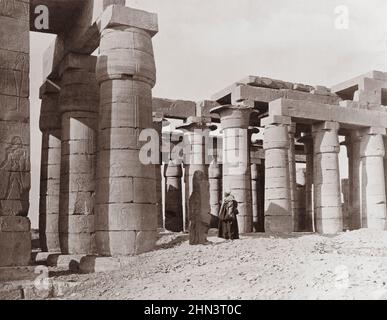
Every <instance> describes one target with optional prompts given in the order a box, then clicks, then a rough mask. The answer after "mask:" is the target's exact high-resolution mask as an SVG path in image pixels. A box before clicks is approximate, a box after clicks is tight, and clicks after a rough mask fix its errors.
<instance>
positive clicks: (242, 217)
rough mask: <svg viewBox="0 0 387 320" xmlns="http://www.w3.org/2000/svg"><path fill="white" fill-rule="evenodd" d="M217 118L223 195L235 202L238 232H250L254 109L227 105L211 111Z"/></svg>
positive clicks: (251, 227) (251, 228)
mask: <svg viewBox="0 0 387 320" xmlns="http://www.w3.org/2000/svg"><path fill="white" fill-rule="evenodd" d="M211 112H212V113H217V114H219V115H220V119H221V126H222V133H223V157H222V160H223V192H231V194H232V195H233V196H234V197H235V200H236V201H237V202H238V211H239V214H238V216H237V217H238V225H239V232H240V233H249V232H252V231H253V211H252V199H251V169H250V143H251V135H250V133H249V132H248V128H249V124H250V115H251V113H252V112H253V109H252V108H250V107H246V106H243V105H241V106H237V105H235V106H233V105H226V106H222V107H217V108H214V109H213V110H212V111H211Z"/></svg>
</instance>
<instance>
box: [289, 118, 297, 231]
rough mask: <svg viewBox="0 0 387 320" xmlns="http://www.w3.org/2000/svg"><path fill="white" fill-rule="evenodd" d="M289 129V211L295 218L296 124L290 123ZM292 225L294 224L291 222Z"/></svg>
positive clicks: (294, 218)
mask: <svg viewBox="0 0 387 320" xmlns="http://www.w3.org/2000/svg"><path fill="white" fill-rule="evenodd" d="M288 130H289V153H288V156H289V185H290V211H291V213H292V217H293V220H294V221H295V220H296V219H297V217H296V214H297V212H296V207H297V183H296V152H295V143H294V135H295V134H296V124H295V123H292V124H290V126H289V127H288ZM293 225H296V224H295V223H294V222H293Z"/></svg>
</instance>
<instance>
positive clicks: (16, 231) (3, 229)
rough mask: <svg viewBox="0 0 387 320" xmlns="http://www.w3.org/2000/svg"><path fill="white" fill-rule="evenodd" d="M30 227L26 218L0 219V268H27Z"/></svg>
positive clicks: (29, 248)
mask: <svg viewBox="0 0 387 320" xmlns="http://www.w3.org/2000/svg"><path fill="white" fill-rule="evenodd" d="M30 261H31V225H30V220H29V219H28V218H26V217H13V216H12V217H11V216H3V217H0V267H13V266H28V265H29V264H30Z"/></svg>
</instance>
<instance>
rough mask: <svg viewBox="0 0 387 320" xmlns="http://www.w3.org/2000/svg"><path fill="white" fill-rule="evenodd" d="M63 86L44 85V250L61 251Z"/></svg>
mask: <svg viewBox="0 0 387 320" xmlns="http://www.w3.org/2000/svg"><path fill="white" fill-rule="evenodd" d="M59 90H60V88H59V87H58V86H56V85H55V84H53V83H52V82H51V81H49V80H47V81H46V83H45V84H43V86H42V87H41V88H40V99H41V100H42V105H41V109H40V121H39V125H40V130H41V131H42V157H41V169H40V203H39V240H40V248H41V250H42V251H43V252H60V244H59V195H60V192H59V190H60V163H61V134H62V133H61V127H62V125H61V117H60V112H59V101H58V99H59Z"/></svg>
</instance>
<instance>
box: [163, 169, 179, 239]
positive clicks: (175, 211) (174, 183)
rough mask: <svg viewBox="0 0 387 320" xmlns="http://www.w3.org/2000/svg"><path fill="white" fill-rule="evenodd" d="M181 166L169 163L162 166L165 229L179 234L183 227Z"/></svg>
mask: <svg viewBox="0 0 387 320" xmlns="http://www.w3.org/2000/svg"><path fill="white" fill-rule="evenodd" d="M182 175H183V171H182V167H181V164H174V163H173V162H170V163H169V164H166V165H165V166H164V177H165V229H166V230H169V231H173V232H181V231H183V229H184V225H183V207H182V206H183V199H182V194H183V193H182V191H183V190H182V184H181V178H182Z"/></svg>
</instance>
